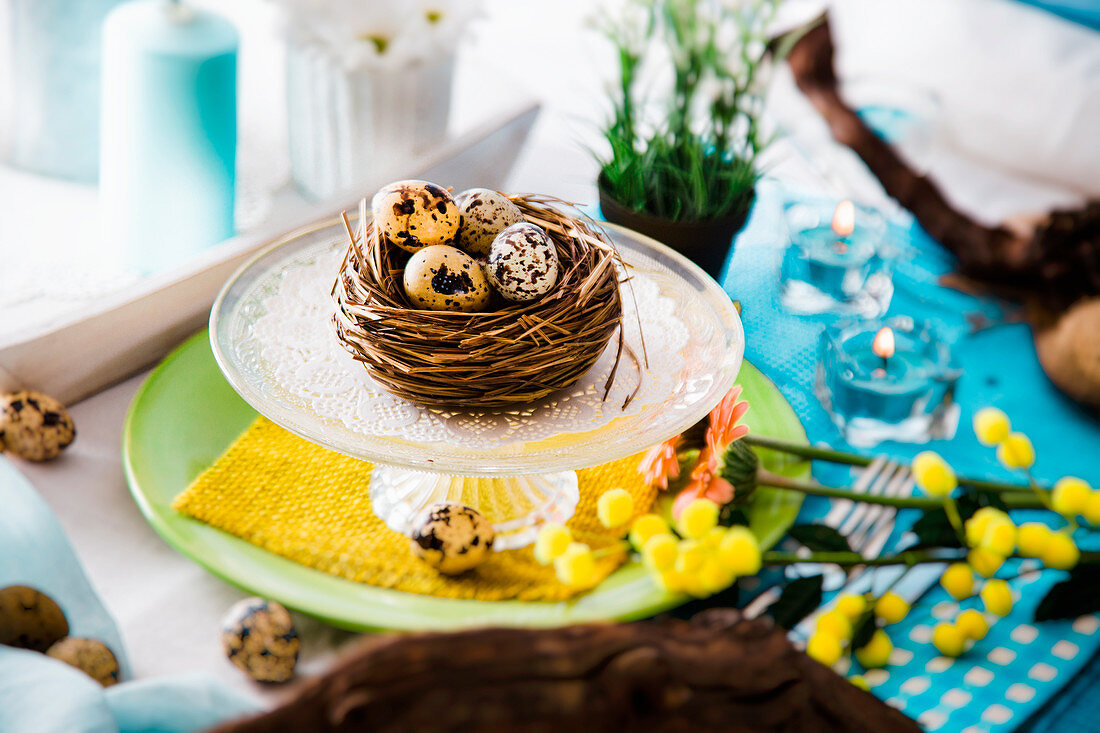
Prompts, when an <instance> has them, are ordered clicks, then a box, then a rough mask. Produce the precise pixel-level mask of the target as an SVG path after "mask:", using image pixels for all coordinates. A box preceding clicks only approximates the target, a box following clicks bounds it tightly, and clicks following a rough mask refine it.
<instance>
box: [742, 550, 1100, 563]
mask: <svg viewBox="0 0 1100 733" xmlns="http://www.w3.org/2000/svg"><path fill="white" fill-rule="evenodd" d="M1013 557H1018V556H1015V555H1014V556H1013ZM965 560H966V554H965V553H960V552H954V553H945V552H944V551H943V550H913V551H910V552H899V553H897V554H894V555H883V556H881V557H872V558H870V559H868V558H864V557H863V556H861V555H860V554H859V553H856V552H811V553H810V554H809V555H805V556H803V555H799V554H798V553H795V552H778V551H773V552H765V553H764V556H763V564H764V565H797V564H799V563H807V562H819V563H828V564H831V565H839V566H840V567H853V566H855V565H866V566H870V567H877V566H882V565H922V564H925V563H952V562H964V561H965ZM1078 564H1079V565H1090V564H1091V565H1095V564H1100V552H1082V553H1081V559H1080V560H1079V561H1078Z"/></svg>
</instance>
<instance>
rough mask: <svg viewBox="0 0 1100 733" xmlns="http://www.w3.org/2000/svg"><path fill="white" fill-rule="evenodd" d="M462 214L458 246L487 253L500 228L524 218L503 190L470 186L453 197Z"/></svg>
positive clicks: (476, 252) (502, 229) (473, 251)
mask: <svg viewBox="0 0 1100 733" xmlns="http://www.w3.org/2000/svg"><path fill="white" fill-rule="evenodd" d="M455 203H456V204H458V210H459V212H460V213H461V214H462V225H461V226H460V227H459V230H458V246H459V247H461V248H462V249H464V250H466V251H467V252H469V253H470V254H475V255H482V256H484V255H487V254H489V248H490V247H491V246H492V245H493V240H494V239H496V236H497V235H498V234H500V233H501V232H502V231H504V230H505V229H507V228H508V227H510V226H512V225H513V224H519V223H520V222H522V221H523V212H522V211H520V210H519V207H518V206H516V205H515V204H513V203H512V202H511V201H509V200H508V198H507V197H506V196H504V194H501V193H498V192H496V191H493V190H491V189H488V188H471V189H468V190H466V191H463V192H462V193H460V194H459V195H458V196H456V197H455Z"/></svg>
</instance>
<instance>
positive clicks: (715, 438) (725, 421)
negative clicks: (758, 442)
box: [707, 385, 749, 455]
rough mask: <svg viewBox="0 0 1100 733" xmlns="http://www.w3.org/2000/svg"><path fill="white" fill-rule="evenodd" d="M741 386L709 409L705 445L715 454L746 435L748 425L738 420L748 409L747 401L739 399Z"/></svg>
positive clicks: (727, 393) (736, 387)
mask: <svg viewBox="0 0 1100 733" xmlns="http://www.w3.org/2000/svg"><path fill="white" fill-rule="evenodd" d="M740 397H741V386H740V385H737V386H735V387H734V388H733V389H731V390H730V391H729V392H726V396H725V397H723V398H722V401H721V402H719V403H718V406H717V407H715V408H714V409H713V410H711V411H710V424H709V425H708V427H707V447H708V448H710V450H711V452H713V453H714V454H715V455H719V454H721V453H723V452H724V451H725V448H726V446H728V445H729V444H730V443H732V442H733V441H735V440H740V439H741V438H743V437H745V436H746V435H748V432H749V426H748V425H738V422H739V421H740V420H741V418H743V417H744V416H745V413H746V412H748V411H749V403H748V402H745V401H744V400H739V398H740Z"/></svg>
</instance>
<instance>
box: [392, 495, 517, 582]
mask: <svg viewBox="0 0 1100 733" xmlns="http://www.w3.org/2000/svg"><path fill="white" fill-rule="evenodd" d="M494 539H496V533H495V532H494V531H493V525H492V524H490V523H489V520H488V519H486V518H485V516H484V515H483V514H482V513H481V512H479V511H477V510H476V509H472V508H471V507H468V506H466V505H465V504H458V503H453V502H442V503H439V504H432V505H431V506H430V507H428V508H427V509H425V510H424V511H423V512H421V513H420V515H419V516H418V517H417V518H416V519H414V520H413V532H412V549H413V552H414V553H416V555H417V556H418V557H419V558H420V559H421V560H423V561H424V562H426V563H428V564H429V565H431V566H432V567H434V568H435V569H436V570H438V571H439V572H441V573H445V574H447V575H457V574H458V573H463V572H465V571H467V570H470V569H471V568H474V567H476V566H477V565H480V564H481V563H482V562H484V561H485V560H486V559H487V558H488V557H489V555H491V554H492V552H493V540H494Z"/></svg>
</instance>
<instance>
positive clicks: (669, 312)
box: [236, 247, 688, 449]
mask: <svg viewBox="0 0 1100 733" xmlns="http://www.w3.org/2000/svg"><path fill="white" fill-rule="evenodd" d="M342 256H343V251H342V248H340V247H333V248H331V249H328V250H325V251H323V252H322V253H320V254H316V255H312V256H308V257H304V258H301V259H299V260H295V261H292V262H290V263H288V264H287V265H286V267H285V268H283V270H282V273H281V276H280V277H279V278H278V280H277V282H275V283H274V284H272V285H270V286H269V287H267V288H265V292H262V293H257V294H255V295H254V296H253V297H252V298H249V300H251V301H252V302H251V304H250V309H251V310H252V313H253V314H254V316H255V317H254V320H252V326H251V328H249V329H247V331H246V332H244V333H241V334H239V336H240V338H239V339H238V341H237V344H236V348H237V352H238V354H239V355H241V356H244V357H245V358H246V360H247V361H249V362H251V366H252V368H254V369H256V370H257V371H258V372H260V373H263V374H264V375H265V376H266V377H267V379H268V380H269V382H270V383H273V384H274V385H275V386H277V387H278V390H279V391H280V392H282V393H283V396H284V398H285V399H286V400H287V401H288V402H290V403H292V404H294V405H296V406H297V407H299V408H301V409H304V410H307V411H309V412H312V413H314V414H315V415H316V416H317V417H318V418H320V419H321V420H322V421H324V422H329V423H338V424H342V425H343V426H344V427H346V428H347V429H348V430H350V431H352V432H354V433H357V434H360V435H366V436H395V437H399V438H402V439H404V440H409V441H414V442H418V443H435V442H445V443H454V444H460V445H463V446H467V447H470V448H475V449H499V448H502V447H505V446H508V445H511V444H517V449H518V444H522V443H525V442H531V441H536V440H541V439H545V438H549V437H551V436H553V435H556V434H558V433H560V432H586V431H589V430H595V429H597V428H601V427H603V426H605V425H606V424H607V423H609V422H610V421H612V420H613V419H616V418H619V417H623V416H626V415H632V414H636V413H637V412H639V411H641V410H642V409H643V408H644V407H645V406H646V405H648V404H651V403H655V402H661V401H662V400H664V399H667V397H668V395H669V393H670V392H672V391H675V390H676V388H677V386H678V385H680V384H682V380H683V375H684V374H685V372H686V371H687V366H688V365H687V364H686V358H685V356H684V355H683V353H682V352H683V349H684V346H685V344H686V343H687V339H688V331H687V328H686V326H685V324H684V323H683V322H682V321H681V320H680V319H679V318H678V317H677V313H676V305H675V302H674V301H673V299H671V298H668V297H664V296H662V295H660V291H659V288H658V286H657V284H656V283H655V282H653V281H652V280H650V279H649V278H647V277H645V276H644V275H641V274H634V276H633V277H632V278H631V279H630V284H629V286H628V285H625V284H624V285H623V286H621V287H622V297H623V324H624V333H625V336H626V343H627V344H628V345H629V346H630V347H631V350H632V351H633V353H634V354H636V355H637V359H638V360H639V361H641V360H643V358H644V357H643V353H644V354H646V355H647V356H648V363H649V366H648V368H645V367H644V365H642V364H638V363H636V362H635V361H634V360H633V359H632V358H631V357H630V356H628V355H627V353H626V350H624V356H623V358H622V361H621V363H620V365H619V369H618V371H617V373H616V376H615V380H614V383H613V384H612V387H611V391H610V393H609V394H608V397H607V399H606V400H604V399H603V394H604V388H605V384H606V382H607V379H608V377H609V375H610V373H611V369H612V367H613V365H614V361H615V351H616V347H617V343H618V339H617V336H613V337H612V339H611V341H610V342H609V344H608V347H607V349H606V350H605V351H604V353H603V355H602V356H601V357H600V359H599V360H598V361H597V362H596V364H595V366H594V367H593V368H592V369H591V370H589V372H588V373H587V374H585V375H584V376H583V377H581V379H580V381H579V382H578V383H577V384H576V385H574V386H573V387H572V388H569V389H567V390H563V391H562V392H559V393H556V394H554V395H551V396H550V397H547V398H545V399H544V400H542V401H540V402H538V403H535V404H533V405H531V406H529V407H528V408H526V409H524V410H516V411H509V412H455V411H448V410H442V409H438V408H430V407H421V406H419V405H416V404H413V403H411V402H409V401H407V400H404V399H401V398H399V397H395V396H393V395H391V394H389V393H388V392H386V391H384V390H383V389H382V388H381V387H379V386H378V385H377V384H375V383H374V382H373V381H372V380H371V379H370V377H369V376H368V375H367V372H366V369H365V368H364V367H363V366H362V365H361V364H359V363H358V362H356V361H355V360H354V359H352V357H351V356H350V355H349V354H348V353H347V352H345V351H344V349H343V348H342V347H341V345H340V343H339V341H338V339H337V338H336V334H335V331H334V329H333V326H332V324H331V323H330V322H329V319H330V317H331V316H332V313H333V309H334V304H333V302H332V299H331V297H330V295H329V293H330V290H331V288H332V283H333V280H334V279H335V277H336V273H337V271H338V270H339V266H340V259H341V257H342ZM631 289H633V293H631ZM639 320H640V321H641V323H642V324H643V328H644V331H645V351H644V352H643V349H642V339H641V338H640V337H639V330H638V322H639ZM639 379H641V385H640V387H639V389H638V393H637V396H636V397H635V398H634V399H633V400H632V401H631V402H630V404H629V405H628V406H627V407H626V408H625V409H624V408H623V403H624V402H625V401H626V399H627V397H628V395H630V393H631V392H633V391H634V389H635V387H638V380H639Z"/></svg>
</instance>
